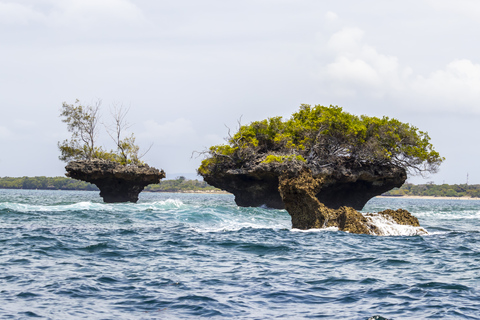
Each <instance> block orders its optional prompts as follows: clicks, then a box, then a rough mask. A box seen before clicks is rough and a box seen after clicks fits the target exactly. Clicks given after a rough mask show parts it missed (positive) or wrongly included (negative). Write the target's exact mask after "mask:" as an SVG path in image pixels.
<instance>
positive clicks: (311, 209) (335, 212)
mask: <svg viewBox="0 0 480 320" xmlns="http://www.w3.org/2000/svg"><path fill="white" fill-rule="evenodd" d="M322 186H323V179H322V178H314V177H313V176H312V174H311V172H310V171H308V170H304V171H302V172H301V173H300V174H298V175H295V176H293V177H292V176H288V175H284V176H281V177H280V183H279V191H280V195H281V197H282V199H283V203H284V204H285V209H286V210H287V211H288V213H289V214H290V216H291V217H292V228H297V229H303V230H307V229H313V228H328V227H337V228H338V229H339V230H342V231H347V232H350V233H357V234H372V235H389V234H391V231H390V230H392V229H393V228H392V227H390V228H389V227H388V226H387V225H388V224H390V225H392V224H397V225H404V226H411V227H418V228H413V229H412V230H411V231H409V232H410V234H426V233H427V232H426V231H425V229H423V228H420V225H419V223H418V219H417V218H415V217H414V216H412V215H411V214H410V212H408V211H406V210H402V209H399V210H396V211H394V210H385V211H382V212H379V213H376V214H366V215H363V214H361V213H360V212H358V211H357V210H355V209H353V208H351V207H346V206H342V207H340V208H338V209H331V208H328V207H327V206H325V205H324V204H323V203H321V202H320V201H319V200H318V198H317V197H316V194H318V193H319V192H320V190H321V188H322ZM384 225H385V226H384Z"/></svg>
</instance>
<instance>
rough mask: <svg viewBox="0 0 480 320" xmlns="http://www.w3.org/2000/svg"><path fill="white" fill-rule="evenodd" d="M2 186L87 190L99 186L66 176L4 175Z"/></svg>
mask: <svg viewBox="0 0 480 320" xmlns="http://www.w3.org/2000/svg"><path fill="white" fill-rule="evenodd" d="M0 188H1V189H42V190H86V191H93V190H98V188H97V187H96V186H95V185H93V184H90V183H88V182H84V181H79V180H74V179H71V178H66V177H53V178H51V177H19V178H11V177H3V178H0Z"/></svg>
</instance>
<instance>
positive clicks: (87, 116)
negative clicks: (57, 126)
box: [58, 99, 148, 165]
mask: <svg viewBox="0 0 480 320" xmlns="http://www.w3.org/2000/svg"><path fill="white" fill-rule="evenodd" d="M100 106H101V101H100V100H99V101H97V102H96V103H95V105H83V104H82V103H80V101H79V100H78V99H77V100H76V101H75V103H74V104H68V103H66V102H64V103H63V104H62V110H61V113H60V116H61V117H62V122H64V123H66V124H67V129H68V131H69V132H71V134H72V136H71V138H70V139H65V140H64V141H62V142H58V148H59V149H60V156H59V159H60V160H62V161H65V162H69V161H73V160H92V159H103V160H108V161H113V162H117V163H120V164H123V165H128V164H135V165H142V164H144V163H143V162H142V161H140V158H142V156H143V155H145V153H143V154H139V151H140V147H139V146H138V145H137V144H136V142H135V136H134V134H133V133H132V134H130V135H127V136H125V131H126V130H127V129H128V128H130V126H131V125H130V124H129V123H128V122H127V121H126V115H127V113H128V109H124V108H123V107H117V106H114V107H113V109H112V110H111V112H110V113H111V116H112V118H113V121H112V123H111V124H110V125H104V127H105V129H106V131H107V133H108V135H109V136H110V138H112V140H113V142H114V144H115V149H114V150H110V151H107V150H105V149H104V148H103V147H102V146H99V145H97V140H98V136H99V129H100V128H99V124H100V118H101V115H100ZM147 152H148V150H147Z"/></svg>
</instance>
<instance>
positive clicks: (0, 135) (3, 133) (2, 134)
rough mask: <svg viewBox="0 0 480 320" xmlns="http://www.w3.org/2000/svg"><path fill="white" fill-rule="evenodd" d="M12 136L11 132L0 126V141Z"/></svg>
mask: <svg viewBox="0 0 480 320" xmlns="http://www.w3.org/2000/svg"><path fill="white" fill-rule="evenodd" d="M11 136H12V132H11V131H10V130H9V129H8V128H7V127H4V126H0V140H7V139H9V138H10V137H11Z"/></svg>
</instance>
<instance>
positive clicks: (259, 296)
mask: <svg viewBox="0 0 480 320" xmlns="http://www.w3.org/2000/svg"><path fill="white" fill-rule="evenodd" d="M388 208H391V209H397V208H404V209H407V210H409V211H410V212H412V213H413V214H414V215H415V216H417V217H418V218H419V220H420V223H421V225H422V226H423V227H424V228H426V229H427V231H428V232H429V235H423V236H405V235H404V236H371V235H356V234H349V233H345V232H341V231H337V230H335V229H328V230H311V231H299V230H292V229H291V222H290V216H289V215H288V213H287V212H286V211H284V210H270V209H264V208H240V207H237V206H236V205H235V202H234V200H233V196H231V195H223V194H222V195H219V194H216V195H214V194H165V193H162V194H159V193H142V194H141V195H140V201H139V202H138V203H137V204H131V203H127V204H104V203H103V202H102V200H101V198H100V197H99V196H98V193H97V192H85V191H81V192H75V191H40V190H39V191H33V190H32V191H28V190H0V319H30V318H38V319H199V318H205V319H224V318H231V319H310V318H319V319H365V320H366V319H369V318H371V319H390V320H392V319H480V227H479V221H480V201H474V200H418V199H410V200H409V199H400V198H399V199H387V198H375V199H372V200H371V201H370V202H369V203H368V204H367V206H366V207H365V209H364V211H365V212H376V211H381V210H384V209H388ZM374 316H378V317H374Z"/></svg>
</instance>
